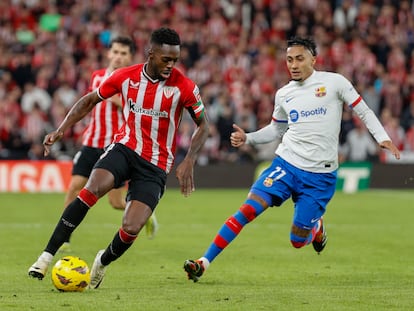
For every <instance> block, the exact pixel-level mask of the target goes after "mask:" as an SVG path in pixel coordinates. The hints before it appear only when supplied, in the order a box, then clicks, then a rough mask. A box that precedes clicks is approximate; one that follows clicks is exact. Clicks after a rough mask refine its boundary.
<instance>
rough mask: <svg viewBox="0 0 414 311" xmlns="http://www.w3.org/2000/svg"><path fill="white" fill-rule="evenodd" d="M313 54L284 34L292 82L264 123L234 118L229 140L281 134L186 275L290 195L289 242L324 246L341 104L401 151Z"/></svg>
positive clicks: (236, 142) (256, 140)
mask: <svg viewBox="0 0 414 311" xmlns="http://www.w3.org/2000/svg"><path fill="white" fill-rule="evenodd" d="M315 61H316V44H315V42H314V41H313V40H312V39H309V38H300V37H295V38H293V39H291V40H289V41H288V42H287V56H286V64H287V68H288V70H289V72H290V76H291V81H290V82H289V83H288V84H286V85H285V86H284V87H282V88H281V89H279V90H278V91H277V92H276V96H275V105H274V111H273V115H272V120H271V122H270V124H269V125H267V126H265V127H264V128H262V129H260V130H258V131H256V132H253V133H248V134H246V133H245V132H244V131H243V130H242V129H241V128H240V127H238V126H237V125H234V129H235V131H234V132H233V133H232V134H231V137H230V141H231V144H232V145H233V146H234V147H240V146H242V145H244V144H253V145H254V144H261V143H267V142H271V141H273V140H275V139H280V138H282V141H281V143H280V144H279V145H278V147H277V149H276V152H275V153H276V157H275V158H274V160H273V162H272V163H271V165H270V166H269V167H268V168H267V169H265V170H264V171H263V173H262V174H261V175H260V176H259V177H258V179H257V180H256V181H255V182H254V183H253V185H252V187H251V189H250V192H249V194H248V196H247V199H246V201H245V202H244V204H242V206H241V207H240V209H239V210H238V211H237V212H236V213H235V214H233V215H232V216H230V217H229V218H228V219H227V220H226V221H225V223H224V224H223V226H222V227H221V229H220V230H219V232H218V234H217V235H216V237H215V238H214V240H213V242H212V243H211V245H210V246H209V247H208V248H207V250H206V251H205V253H204V254H203V256H202V257H201V258H199V259H198V260H186V261H185V262H184V270H185V271H186V273H187V276H188V278H189V279H190V280H193V281H194V282H197V281H198V279H199V278H200V277H201V276H202V275H203V273H204V271H205V270H206V269H207V268H208V267H209V265H210V264H211V262H212V261H213V260H214V259H215V258H216V257H217V256H218V255H219V254H220V253H221V252H222V251H223V250H224V248H225V247H227V246H228V245H229V244H230V243H231V242H232V241H233V240H234V239H235V238H236V237H237V235H238V234H239V233H240V231H241V230H242V229H243V228H244V226H245V225H247V224H249V223H250V222H252V221H253V220H254V219H255V218H256V217H258V216H259V215H261V214H262V213H263V212H264V211H266V210H267V209H268V207H271V206H280V205H281V204H282V203H283V202H285V201H286V200H288V199H289V198H292V200H293V202H294V214H293V222H292V226H291V231H290V242H291V244H292V246H293V247H295V248H301V247H304V246H306V245H308V244H312V245H313V248H314V249H315V251H316V252H317V253H318V254H319V253H320V252H321V251H322V250H323V249H324V247H325V245H326V242H327V235H326V231H325V226H324V223H323V215H324V214H325V211H326V206H327V204H328V202H329V201H330V199H331V198H332V196H333V195H334V191H335V184H336V179H337V169H338V144H339V142H338V140H339V131H340V123H341V116H342V110H343V104H344V103H345V104H347V105H348V106H349V107H351V108H352V109H353V111H354V112H355V113H356V114H357V115H358V117H359V118H360V119H361V120H362V121H363V122H364V123H365V124H366V125H367V128H368V129H369V131H370V132H371V134H372V135H373V136H374V138H375V139H376V141H377V142H378V144H379V145H380V146H381V147H382V148H385V149H388V150H389V151H390V152H391V153H392V154H393V155H394V156H395V158H397V159H399V158H400V152H399V150H398V149H397V147H396V146H395V145H394V144H393V143H392V142H391V140H390V138H389V136H388V135H387V133H386V132H385V130H384V128H383V126H382V125H381V124H380V122H379V120H378V119H377V117H376V116H375V114H374V112H373V111H372V110H371V109H370V108H369V107H368V106H367V105H366V103H365V102H364V100H363V99H362V97H361V96H360V95H359V94H358V93H357V91H356V90H355V88H354V87H353V86H352V84H351V83H350V82H349V81H348V80H347V79H346V78H345V77H344V76H342V75H340V74H338V73H332V72H323V71H317V70H315V69H314V64H315Z"/></svg>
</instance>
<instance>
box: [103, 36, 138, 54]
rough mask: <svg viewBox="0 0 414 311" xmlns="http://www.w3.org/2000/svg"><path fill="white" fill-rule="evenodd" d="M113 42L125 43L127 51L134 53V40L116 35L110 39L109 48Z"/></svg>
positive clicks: (135, 48) (135, 47)
mask: <svg viewBox="0 0 414 311" xmlns="http://www.w3.org/2000/svg"><path fill="white" fill-rule="evenodd" d="M114 43H119V44H122V45H127V46H128V47H129V51H130V52H131V54H135V51H136V50H137V46H136V45H135V42H134V40H132V39H131V38H130V37H127V36H118V37H115V38H113V39H111V42H110V43H109V48H111V47H112V45H113V44H114Z"/></svg>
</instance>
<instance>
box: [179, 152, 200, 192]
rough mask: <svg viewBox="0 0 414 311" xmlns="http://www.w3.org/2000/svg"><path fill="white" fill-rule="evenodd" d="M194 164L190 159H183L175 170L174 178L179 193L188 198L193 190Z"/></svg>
mask: <svg viewBox="0 0 414 311" xmlns="http://www.w3.org/2000/svg"><path fill="white" fill-rule="evenodd" d="M193 173H194V163H193V161H192V160H191V159H188V158H185V159H184V160H183V161H182V162H181V163H180V165H178V167H177V169H176V170H175V176H176V177H177V179H178V183H179V184H180V188H181V193H182V194H183V195H184V196H185V197H188V196H190V194H191V193H192V192H193V191H194V190H195V186H194V178H193V176H194V174H193Z"/></svg>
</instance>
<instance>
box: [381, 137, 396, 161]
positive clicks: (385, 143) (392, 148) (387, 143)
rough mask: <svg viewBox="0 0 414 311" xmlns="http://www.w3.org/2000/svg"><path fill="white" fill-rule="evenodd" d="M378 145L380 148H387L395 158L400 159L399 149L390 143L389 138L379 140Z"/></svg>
mask: <svg viewBox="0 0 414 311" xmlns="http://www.w3.org/2000/svg"><path fill="white" fill-rule="evenodd" d="M379 145H380V147H381V148H384V149H388V150H389V151H390V152H391V153H392V154H393V155H394V157H395V158H396V159H397V160H399V159H400V156H401V155H400V150H398V148H397V147H396V146H395V145H394V144H393V143H392V141H391V140H385V141H383V142H381V143H380V144H379Z"/></svg>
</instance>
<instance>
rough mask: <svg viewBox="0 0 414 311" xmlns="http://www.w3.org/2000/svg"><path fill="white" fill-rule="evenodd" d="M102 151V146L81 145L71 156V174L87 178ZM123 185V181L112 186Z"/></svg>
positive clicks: (120, 186)
mask: <svg viewBox="0 0 414 311" xmlns="http://www.w3.org/2000/svg"><path fill="white" fill-rule="evenodd" d="M104 152H105V149H102V148H93V147H88V146H82V148H81V150H79V151H78V152H77V153H76V154H75V156H74V157H73V167H72V176H73V175H80V176H83V177H86V178H89V176H91V173H92V169H93V168H94V166H95V164H96V162H97V161H98V160H99V158H100V157H101V156H102V155H103V154H104ZM124 186H125V182H123V183H121V184H119V186H117V187H114V188H116V189H117V188H122V187H124Z"/></svg>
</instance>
